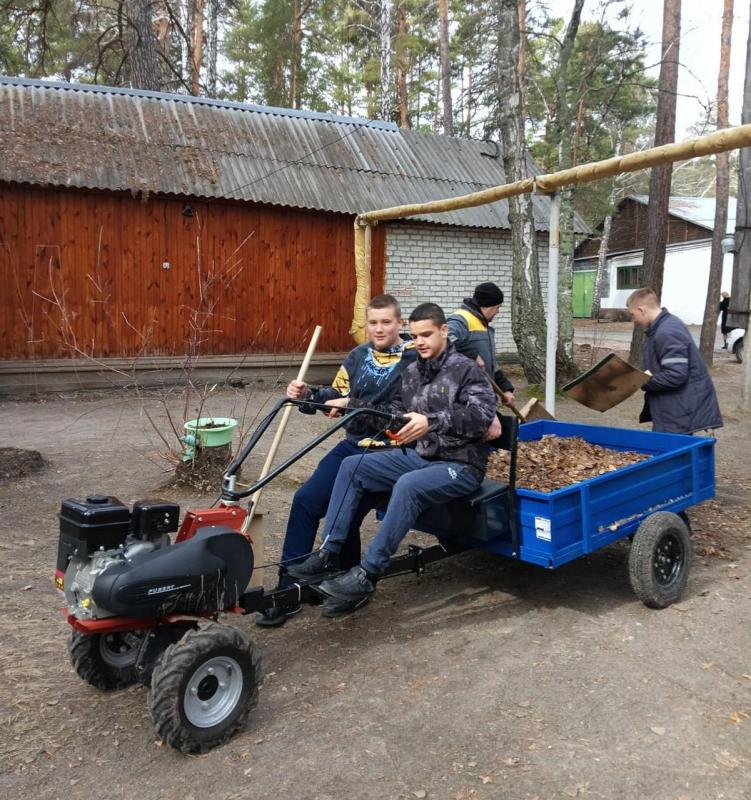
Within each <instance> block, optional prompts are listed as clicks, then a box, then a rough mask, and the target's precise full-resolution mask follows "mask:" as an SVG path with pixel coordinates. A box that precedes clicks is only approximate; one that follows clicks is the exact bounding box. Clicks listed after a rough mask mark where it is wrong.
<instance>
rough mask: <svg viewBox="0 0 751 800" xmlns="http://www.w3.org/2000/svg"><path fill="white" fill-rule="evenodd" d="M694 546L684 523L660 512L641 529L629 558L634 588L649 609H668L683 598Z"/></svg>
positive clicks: (649, 518)
mask: <svg viewBox="0 0 751 800" xmlns="http://www.w3.org/2000/svg"><path fill="white" fill-rule="evenodd" d="M692 555H693V546H692V544H691V536H690V534H689V531H688V528H687V527H686V524H685V523H684V522H683V520H682V519H681V518H680V517H679V516H678V515H677V514H672V513H670V512H669V511H658V512H656V513H655V514H651V515H650V516H649V517H647V518H646V519H645V520H644V521H643V522H642V523H641V525H639V528H638V530H637V531H636V535H635V536H634V540H633V542H632V544H631V550H630V552H629V557H628V574H629V580H630V582H631V588H632V589H633V590H634V593H635V594H636V596H637V597H638V598H639V599H640V600H641V601H642V603H644V605H645V606H648V607H649V608H667V606H669V605H671V604H672V603H675V602H676V601H677V600H678V599H679V598H680V597H681V595H682V594H683V592H684V590H685V588H686V583H687V582H688V573H689V569H690V566H691V559H692Z"/></svg>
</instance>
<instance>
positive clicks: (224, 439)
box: [185, 417, 237, 447]
mask: <svg viewBox="0 0 751 800" xmlns="http://www.w3.org/2000/svg"><path fill="white" fill-rule="evenodd" d="M236 427H237V420H236V419H232V418H231V417H201V418H200V419H191V420H188V422H186V423H185V430H186V431H190V432H191V433H194V434H195V435H196V437H197V439H198V442H199V444H200V445H201V447H220V446H221V445H223V444H229V443H230V442H231V441H232V432H233V431H234V430H235V428H236Z"/></svg>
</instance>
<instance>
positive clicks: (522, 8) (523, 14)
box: [517, 0, 527, 105]
mask: <svg viewBox="0 0 751 800" xmlns="http://www.w3.org/2000/svg"><path fill="white" fill-rule="evenodd" d="M526 69H527V0H519V63H518V65H517V72H518V73H519V81H520V82H521V84H522V87H523V86H524V74H525V72H526ZM523 104H524V91H523V89H522V105H523Z"/></svg>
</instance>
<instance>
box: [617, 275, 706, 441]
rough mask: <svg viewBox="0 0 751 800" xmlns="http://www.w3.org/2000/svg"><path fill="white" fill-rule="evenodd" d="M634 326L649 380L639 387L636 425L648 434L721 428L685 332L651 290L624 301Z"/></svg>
mask: <svg viewBox="0 0 751 800" xmlns="http://www.w3.org/2000/svg"><path fill="white" fill-rule="evenodd" d="M626 307H627V308H628V310H629V313H630V314H631V319H633V321H634V323H635V324H636V325H640V326H641V327H643V328H644V329H645V337H644V344H643V347H642V357H643V361H644V369H645V370H648V371H649V372H651V373H652V377H651V378H650V379H649V381H648V382H647V383H645V384H644V386H643V387H642V388H643V389H644V408H643V409H642V412H641V415H640V416H639V422H651V423H652V430H655V431H664V432H667V433H695V432H696V431H703V430H711V429H713V428H721V427H722V415H721V414H720V407H719V405H718V403H717V394H716V392H715V388H714V384H713V383H712V378H711V377H710V376H709V372H708V371H707V368H706V366H705V364H704V360H703V359H702V357H701V353H699V349H698V348H697V346H696V344H695V343H694V340H693V337H692V336H691V333H690V332H689V330H688V328H687V327H686V326H685V325H684V324H683V322H681V320H680V319H678V317H676V316H674V315H673V314H671V313H670V312H669V311H668V310H667V309H666V308H661V307H660V301H659V299H658V297H657V295H656V294H655V293H654V292H653V291H652V289H637V290H636V291H635V292H633V293H632V294H631V295H630V296H629V298H628V300H627V301H626Z"/></svg>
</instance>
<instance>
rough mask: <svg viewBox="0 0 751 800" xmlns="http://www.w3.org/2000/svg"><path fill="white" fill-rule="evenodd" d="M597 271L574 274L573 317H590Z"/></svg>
mask: <svg viewBox="0 0 751 800" xmlns="http://www.w3.org/2000/svg"><path fill="white" fill-rule="evenodd" d="M596 277H597V270H594V269H593V270H588V271H586V272H575V273H574V290H573V304H574V316H575V317H591V316H592V295H593V294H594V291H595V278H596Z"/></svg>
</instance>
